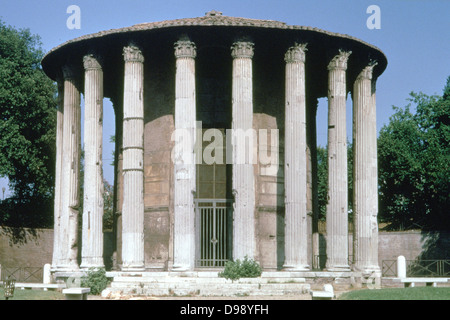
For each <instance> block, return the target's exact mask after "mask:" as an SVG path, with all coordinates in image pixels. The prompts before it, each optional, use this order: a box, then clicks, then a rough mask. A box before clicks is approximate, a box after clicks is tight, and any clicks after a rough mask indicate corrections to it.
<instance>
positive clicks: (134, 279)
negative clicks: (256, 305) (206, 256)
mask: <svg viewBox="0 0 450 320" xmlns="http://www.w3.org/2000/svg"><path fill="white" fill-rule="evenodd" d="M309 290H310V284H308V283H306V279H305V278H303V277H287V276H282V275H281V276H280V273H276V276H275V275H272V276H271V275H270V273H269V274H264V273H263V275H262V276H261V277H258V278H241V279H238V280H234V281H232V280H229V279H225V278H221V277H218V276H217V272H212V273H208V272H206V273H205V272H204V273H173V272H171V273H167V272H155V273H151V274H149V273H142V274H141V275H138V274H136V275H131V274H128V275H123V274H122V275H117V276H115V277H114V278H113V281H112V283H111V285H110V287H109V288H107V289H105V291H104V292H103V293H102V295H103V296H108V295H114V294H120V295H136V296H218V297H220V296H272V295H273V296H279V295H299V294H304V293H307V292H309Z"/></svg>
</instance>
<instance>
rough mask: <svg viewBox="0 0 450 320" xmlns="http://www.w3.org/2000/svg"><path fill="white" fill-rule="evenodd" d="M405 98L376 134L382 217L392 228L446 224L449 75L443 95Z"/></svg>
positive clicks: (448, 226) (442, 226)
mask: <svg viewBox="0 0 450 320" xmlns="http://www.w3.org/2000/svg"><path fill="white" fill-rule="evenodd" d="M408 100H409V104H408V105H407V106H406V107H404V108H403V109H402V108H397V107H394V110H395V113H394V114H393V115H392V116H391V118H390V122H389V124H387V125H385V126H384V127H383V128H382V129H381V131H380V136H379V139H378V159H379V160H378V161H379V191H380V210H379V212H380V218H381V219H382V220H384V221H386V222H390V223H391V228H392V229H413V228H419V229H424V230H426V229H434V230H450V219H449V218H450V217H449V212H450V211H449V209H448V208H449V206H450V203H449V194H450V184H449V177H450V172H449V166H450V77H449V78H448V79H447V84H446V86H445V88H444V94H443V96H442V97H440V96H427V95H425V94H423V93H411V94H410V98H409V99H408ZM412 106H413V107H414V109H415V113H413V112H412V111H411V109H412V108H411V107H412Z"/></svg>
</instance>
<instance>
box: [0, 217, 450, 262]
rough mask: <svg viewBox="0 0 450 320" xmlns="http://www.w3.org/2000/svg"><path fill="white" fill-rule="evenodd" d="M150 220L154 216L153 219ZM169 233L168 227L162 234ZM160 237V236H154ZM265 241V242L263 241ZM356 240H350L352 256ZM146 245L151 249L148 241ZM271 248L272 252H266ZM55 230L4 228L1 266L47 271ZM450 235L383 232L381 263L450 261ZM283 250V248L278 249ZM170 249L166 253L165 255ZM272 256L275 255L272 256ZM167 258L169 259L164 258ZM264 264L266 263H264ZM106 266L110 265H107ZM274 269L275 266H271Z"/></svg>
mask: <svg viewBox="0 0 450 320" xmlns="http://www.w3.org/2000/svg"><path fill="white" fill-rule="evenodd" d="M260 214H261V217H260V219H262V220H264V219H265V218H264V216H265V215H267V213H260ZM149 217H150V216H149ZM163 220H164V219H160V220H158V219H156V221H150V224H149V225H158V224H161V223H163V222H164V221H163ZM264 225H265V224H263V225H262V226H261V227H260V228H261V229H260V230H261V231H260V232H262V233H263V234H267V239H266V240H260V248H259V250H260V252H261V254H262V255H261V256H264V254H263V253H264V252H265V250H269V249H270V251H271V250H272V249H274V247H275V244H272V245H271V246H270V241H269V240H270V235H271V234H272V233H271V231H270V230H269V231H265V230H266V229H263V228H265V227H264ZM163 229H167V226H166V227H164V228H161V230H163ZM110 236H111V235H110V234H105V256H107V255H108V253H111V248H112V246H111V243H112V242H111V241H107V239H110V240H111V238H110ZM154 237H157V235H154ZM261 239H264V237H262V238H261ZM351 240H352V236H351V235H350V237H349V245H350V251H349V252H350V253H351V252H352V251H351ZM325 241H326V237H325V236H323V237H321V241H320V246H321V253H324V252H325V247H326V244H325ZM263 244H264V245H263ZM146 245H149V243H148V240H147V239H146ZM265 247H268V249H264V248H265ZM52 248H53V229H10V228H5V227H0V265H3V266H9V267H18V266H21V267H43V266H44V264H46V263H51V261H52ZM448 248H450V233H448V232H447V233H442V232H420V231H403V232H380V233H379V262H380V265H381V263H382V261H383V260H396V259H397V257H398V256H399V255H403V256H405V257H406V259H407V260H414V259H416V258H421V259H429V260H433V259H447V260H448V259H450V251H449V250H448ZM278 249H280V248H278ZM166 250H167V249H165V250H162V252H165V251H166ZM271 254H272V253H271ZM164 258H165V257H164ZM263 262H264V261H263ZM105 264H106V265H108V263H107V261H105ZM268 268H269V269H271V268H272V266H271V265H269V266H268Z"/></svg>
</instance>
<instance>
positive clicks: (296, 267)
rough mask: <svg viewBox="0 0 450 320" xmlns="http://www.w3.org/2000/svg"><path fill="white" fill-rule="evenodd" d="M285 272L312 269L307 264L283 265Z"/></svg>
mask: <svg viewBox="0 0 450 320" xmlns="http://www.w3.org/2000/svg"><path fill="white" fill-rule="evenodd" d="M281 270H283V271H311V267H310V266H309V265H307V264H304V265H287V264H285V265H283V267H282V269H281Z"/></svg>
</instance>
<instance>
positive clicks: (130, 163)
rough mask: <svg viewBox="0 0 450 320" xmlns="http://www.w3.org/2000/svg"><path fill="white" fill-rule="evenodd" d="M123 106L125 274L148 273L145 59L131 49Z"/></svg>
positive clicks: (127, 51)
mask: <svg viewBox="0 0 450 320" xmlns="http://www.w3.org/2000/svg"><path fill="white" fill-rule="evenodd" d="M123 56H124V60H125V79H124V102H123V206H122V270H128V271H142V270H144V97H143V95H144V56H143V55H142V52H141V50H140V49H139V48H137V47H135V46H133V45H131V46H128V47H125V48H124V50H123Z"/></svg>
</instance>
